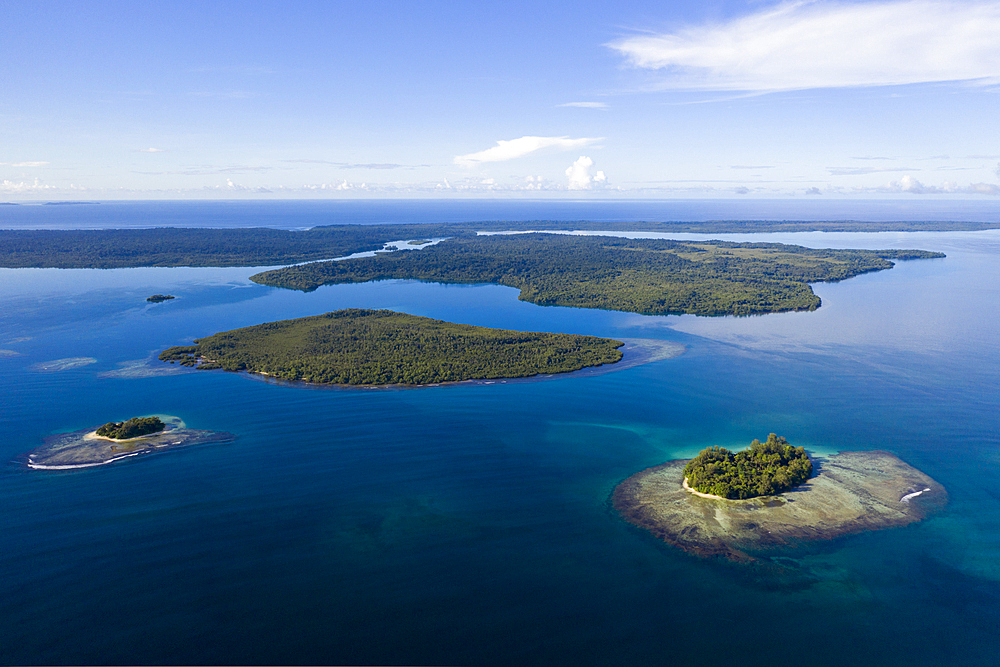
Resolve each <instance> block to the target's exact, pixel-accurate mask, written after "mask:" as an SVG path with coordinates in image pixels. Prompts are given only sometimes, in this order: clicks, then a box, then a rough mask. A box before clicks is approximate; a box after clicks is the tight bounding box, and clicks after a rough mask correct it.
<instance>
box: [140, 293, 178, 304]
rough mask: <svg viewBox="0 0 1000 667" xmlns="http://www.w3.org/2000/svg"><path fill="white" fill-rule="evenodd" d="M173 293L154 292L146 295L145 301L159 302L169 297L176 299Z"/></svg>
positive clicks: (169, 298) (167, 299) (168, 299)
mask: <svg viewBox="0 0 1000 667" xmlns="http://www.w3.org/2000/svg"><path fill="white" fill-rule="evenodd" d="M176 298H177V297H175V296H174V295H173V294H154V295H153V296H147V297H146V301H149V302H150V303H160V302H161V301H170V300H171V299H176Z"/></svg>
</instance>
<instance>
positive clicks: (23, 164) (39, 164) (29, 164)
mask: <svg viewBox="0 0 1000 667" xmlns="http://www.w3.org/2000/svg"><path fill="white" fill-rule="evenodd" d="M48 164H49V163H48V162H41V161H36V162H12V163H11V165H10V166H12V167H45V166H47V165H48Z"/></svg>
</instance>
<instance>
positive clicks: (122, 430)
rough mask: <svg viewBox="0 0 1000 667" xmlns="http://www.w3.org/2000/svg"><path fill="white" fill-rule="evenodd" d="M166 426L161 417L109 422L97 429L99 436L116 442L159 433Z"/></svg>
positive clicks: (133, 418)
mask: <svg viewBox="0 0 1000 667" xmlns="http://www.w3.org/2000/svg"><path fill="white" fill-rule="evenodd" d="M164 428H166V425H165V424H164V423H163V422H162V421H160V418H159V417H132V418H131V419H129V420H128V421H123V422H108V423H107V424H105V425H104V426H102V427H100V428H99V429H97V435H99V436H102V437H105V438H114V439H115V440H128V439H129V438H138V437H139V436H142V435H149V434H150V433H159V432H160V431H162V430H163V429H164Z"/></svg>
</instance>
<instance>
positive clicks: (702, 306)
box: [250, 234, 944, 316]
mask: <svg viewBox="0 0 1000 667" xmlns="http://www.w3.org/2000/svg"><path fill="white" fill-rule="evenodd" d="M934 257H938V258H939V257H944V255H942V254H941V253H932V252H926V251H922V250H817V249H814V248H804V247H802V246H792V245H783V244H780V243H730V242H726V241H697V242H695V241H684V242H681V241H669V240H662V239H626V238H618V237H608V236H568V235H559V234H516V235H492V236H455V237H452V238H449V239H447V240H445V241H442V242H441V243H438V244H436V245H434V246H432V247H427V248H424V249H421V250H420V251H418V252H406V253H393V254H382V255H379V256H376V257H359V258H354V259H348V260H341V261H329V262H313V263H309V264H298V265H295V266H286V267H284V268H281V269H274V270H271V271H264V272H262V273H258V274H256V275H253V276H251V277H250V280H253V281H254V282H257V283H260V284H262V285H270V286H274V287H284V288H287V289H296V290H303V291H307V292H308V291H311V290H315V289H317V288H318V287H320V286H322V285H333V284H342V283H359V282H368V281H372V280H390V279H405V280H424V281H430V282H442V283H492V284H499V285H506V286H508V287H514V288H517V289H519V290H520V295H519V297H518V298H519V299H521V300H522V301H529V302H531V303H536V304H538V305H541V306H571V307H577V308H601V309H605V310H621V311H627V312H631V313H642V314H646V315H679V314H692V315H710V316H711V315H761V314H764V313H776V312H787V311H800V310H815V309H816V308H818V307H819V305H820V299H819V297H818V296H816V294H815V293H813V291H812V288H811V287H810V286H809V283H812V282H824V281H838V280H845V279H847V278H852V277H854V276H858V275H861V274H863V273H869V272H872V271H882V270H885V269H890V268H892V266H893V263H892V261H891V260H894V259H895V260H907V259H927V258H934Z"/></svg>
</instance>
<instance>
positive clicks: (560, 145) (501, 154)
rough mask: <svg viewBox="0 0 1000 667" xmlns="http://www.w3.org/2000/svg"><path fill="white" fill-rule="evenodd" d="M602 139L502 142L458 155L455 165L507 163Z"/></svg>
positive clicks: (552, 138)
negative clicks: (548, 149) (542, 150)
mask: <svg viewBox="0 0 1000 667" xmlns="http://www.w3.org/2000/svg"><path fill="white" fill-rule="evenodd" d="M598 141H601V139H599V138H598V139H591V138H581V139H570V138H569V137H521V138H520V139H510V140H506V141H504V140H500V141H498V142H497V145H496V146H494V147H493V148H487V149H486V150H484V151H479V152H478V153H469V154H468V155H456V156H455V160H454V161H455V164H457V165H461V166H463V167H472V166H475V165H477V164H480V163H483V162H505V161H507V160H514V159H516V158H519V157H524V156H525V155H528V154H530V153H534V152H535V151H538V150H541V149H543V148H557V149H559V150H564V151H565V150H571V149H573V148H582V147H583V146H589V145H591V144H593V143H595V142H598Z"/></svg>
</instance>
